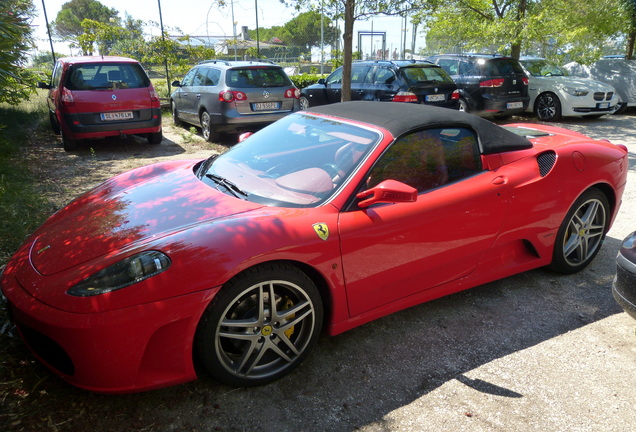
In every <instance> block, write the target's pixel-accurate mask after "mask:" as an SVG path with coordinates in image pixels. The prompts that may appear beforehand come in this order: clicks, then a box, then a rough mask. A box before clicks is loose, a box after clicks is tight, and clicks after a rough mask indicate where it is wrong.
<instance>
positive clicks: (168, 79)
mask: <svg viewBox="0 0 636 432" xmlns="http://www.w3.org/2000/svg"><path fill="white" fill-rule="evenodd" d="M157 3H158V4H159V24H160V25H161V40H162V41H163V42H165V41H166V38H165V36H164V34H163V17H162V15H161V0H157ZM165 45H166V44H165V43H164V48H165ZM163 64H164V66H165V68H166V83H167V84H168V94H170V93H172V89H171V88H170V75H169V74H168V57H167V56H166V53H164V55H163Z"/></svg>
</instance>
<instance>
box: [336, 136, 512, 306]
mask: <svg viewBox="0 0 636 432" xmlns="http://www.w3.org/2000/svg"><path fill="white" fill-rule="evenodd" d="M466 132H467V131H464V132H462V133H464V134H465V133H466ZM468 133H470V134H472V132H468ZM468 140H469V141H470V140H473V143H472V144H469V147H470V146H472V147H473V148H474V151H475V152H476V153H477V154H475V155H474V157H471V156H469V158H468V162H462V161H460V160H459V159H460V158H458V157H456V156H457V155H456V154H455V153H456V152H457V149H455V150H451V149H449V145H444V150H445V158H446V161H445V164H444V163H440V165H443V168H444V170H445V173H444V174H443V175H441V177H439V178H437V179H436V180H435V181H437V182H439V183H441V185H439V184H433V185H432V189H431V188H429V187H430V186H427V185H425V184H421V182H422V181H429V180H417V179H413V178H409V175H410V174H409V170H410V168H409V167H408V164H409V161H408V159H409V156H408V155H405V153H404V152H402V151H398V152H394V154H393V155H392V156H391V154H390V153H391V151H390V150H389V151H388V152H386V153H385V156H383V157H382V158H383V159H387V157H388V158H389V159H391V158H393V161H392V162H389V163H388V164H386V166H385V164H384V163H383V161H382V160H383V159H381V160H380V162H379V163H378V164H376V166H375V167H374V168H373V170H372V171H371V173H370V178H372V177H373V176H377V175H378V173H380V177H381V178H378V179H374V180H373V179H372V180H371V181H372V182H376V183H377V182H379V181H382V180H386V179H387V177H388V178H392V179H395V180H399V181H402V182H403V183H406V184H410V185H411V186H413V187H416V188H417V189H418V190H420V194H419V196H418V199H417V201H416V202H410V203H395V204H379V205H376V206H372V207H369V208H366V209H356V210H353V211H348V212H343V213H342V214H341V215H340V220H339V233H340V240H341V250H342V259H343V271H344V275H345V283H346V289H347V297H348V301H349V312H350V314H351V316H356V315H359V314H361V313H364V312H366V311H369V310H371V309H373V308H376V307H379V306H382V305H384V304H386V303H389V302H391V301H393V300H396V299H399V298H403V297H406V296H408V295H411V294H414V293H417V292H420V291H423V290H426V289H429V288H433V287H435V286H438V285H441V284H443V283H446V282H450V281H452V280H456V279H458V278H461V277H464V276H466V275H468V274H469V273H470V272H471V271H472V270H473V269H474V268H475V266H476V265H477V263H478V262H479V260H480V257H482V256H483V254H485V253H487V251H488V250H489V249H490V248H491V246H492V244H493V242H494V240H495V238H496V236H497V234H498V233H499V230H500V228H501V226H502V222H503V220H504V217H505V215H506V209H507V205H508V186H507V184H506V179H505V178H502V177H500V176H498V175H497V174H496V173H493V172H490V171H482V170H481V164H480V162H479V159H478V158H479V156H478V150H477V146H476V139H475V138H474V137H473V136H471V137H469V138H468ZM419 141H420V143H423V142H424V141H423V140H421V139H420V140H419ZM460 141H462V140H460V139H455V140H453V142H451V143H450V146H452V145H458V142H460ZM399 142H400V140H398V141H397V142H396V143H395V144H393V146H396V145H397V144H398V143H399ZM464 142H465V140H464ZM424 145H426V146H428V144H426V143H425V144H424ZM459 145H460V146H461V145H463V144H459ZM407 147H412V145H411V144H409V145H407ZM416 152H419V151H418V150H416ZM453 152H455V153H453ZM419 157H420V156H419V153H418V158H419ZM464 159H465V158H464ZM405 161H406V162H405ZM395 162H398V164H397V166H396V167H394V169H393V170H391V169H389V168H390V165H391V164H393V163H395ZM458 164H459V165H461V164H464V165H466V164H468V165H471V166H470V167H466V166H464V167H463V168H462V167H458V166H456V165H458ZM476 164H479V166H476ZM422 169H423V168H422V167H416V169H415V171H413V172H416V173H418V175H419V173H420V172H421V170H422ZM435 175H436V176H438V174H435ZM418 181H419V182H420V183H418ZM427 188H429V189H427Z"/></svg>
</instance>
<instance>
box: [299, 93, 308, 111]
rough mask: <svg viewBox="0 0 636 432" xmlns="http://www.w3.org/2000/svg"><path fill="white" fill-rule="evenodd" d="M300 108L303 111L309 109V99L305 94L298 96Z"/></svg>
mask: <svg viewBox="0 0 636 432" xmlns="http://www.w3.org/2000/svg"><path fill="white" fill-rule="evenodd" d="M300 109H301V110H303V111H304V110H307V109H309V99H307V98H306V97H305V96H301V97H300Z"/></svg>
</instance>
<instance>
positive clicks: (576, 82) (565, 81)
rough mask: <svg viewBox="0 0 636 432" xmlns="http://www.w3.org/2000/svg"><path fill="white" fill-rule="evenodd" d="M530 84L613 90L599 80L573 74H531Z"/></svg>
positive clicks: (604, 90) (590, 89)
mask: <svg viewBox="0 0 636 432" xmlns="http://www.w3.org/2000/svg"><path fill="white" fill-rule="evenodd" d="M529 81H530V86H533V85H541V86H544V87H554V86H560V87H576V88H579V89H586V90H589V91H602V92H613V91H614V88H613V87H612V86H610V85H609V84H605V83H602V82H600V81H595V80H592V79H587V78H579V77H573V76H546V77H535V76H531V77H530V78H529Z"/></svg>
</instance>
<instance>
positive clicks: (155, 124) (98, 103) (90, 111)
mask: <svg viewBox="0 0 636 432" xmlns="http://www.w3.org/2000/svg"><path fill="white" fill-rule="evenodd" d="M38 87H40V88H43V89H48V90H49V95H48V106H49V117H50V121H51V127H52V128H53V131H54V132H55V133H56V134H61V135H62V143H63V144H64V150H66V151H72V150H76V149H77V141H78V140H81V139H86V138H98V137H107V136H118V135H123V134H135V135H142V136H145V137H146V138H147V139H148V142H149V143H151V144H159V143H160V142H161V140H162V138H163V136H162V132H161V106H160V101H159V97H158V96H157V92H156V91H155V89H154V87H153V86H152V83H151V82H150V78H148V75H147V74H146V72H145V71H144V69H143V68H142V67H141V65H140V64H139V62H138V61H136V60H133V59H130V58H126V57H112V56H110V57H109V56H101V57H90V56H89V57H65V58H61V59H59V60H57V62H56V63H55V66H54V67H53V74H52V77H51V82H50V84H46V83H43V82H40V83H38Z"/></svg>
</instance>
